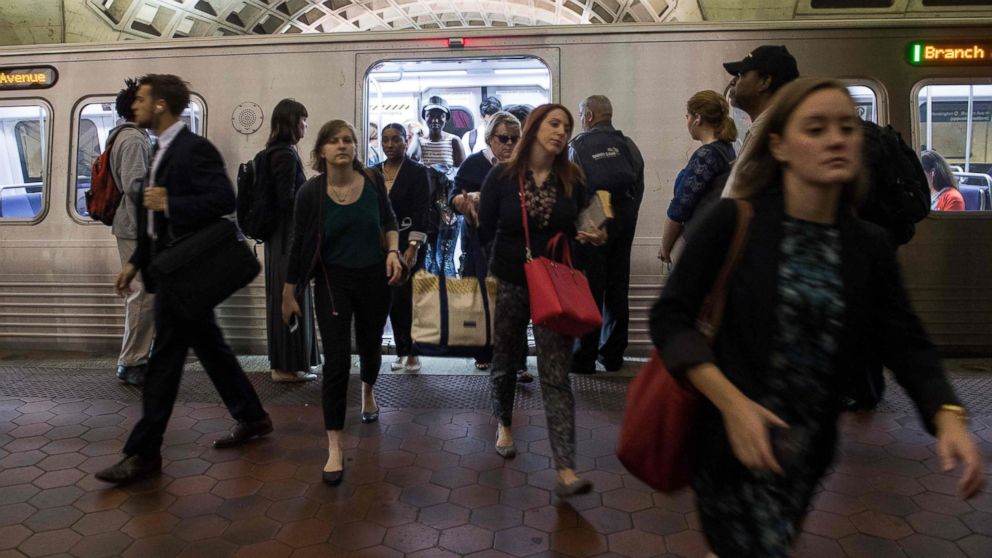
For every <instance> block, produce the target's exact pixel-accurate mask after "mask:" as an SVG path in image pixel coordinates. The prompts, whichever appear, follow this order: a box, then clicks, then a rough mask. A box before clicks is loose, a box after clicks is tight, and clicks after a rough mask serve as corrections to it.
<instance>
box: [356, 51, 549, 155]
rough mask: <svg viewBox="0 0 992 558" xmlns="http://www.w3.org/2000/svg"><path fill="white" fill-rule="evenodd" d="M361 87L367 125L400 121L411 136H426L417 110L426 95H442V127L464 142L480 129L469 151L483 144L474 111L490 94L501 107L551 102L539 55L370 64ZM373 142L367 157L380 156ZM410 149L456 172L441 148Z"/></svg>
mask: <svg viewBox="0 0 992 558" xmlns="http://www.w3.org/2000/svg"><path fill="white" fill-rule="evenodd" d="M365 92H366V98H365V107H366V111H365V114H366V115H367V118H368V120H367V124H376V125H377V126H378V127H379V129H380V130H381V129H382V127H383V126H384V125H386V124H389V123H391V122H396V123H399V124H403V125H404V126H405V127H406V128H407V130H408V134H407V135H408V136H409V137H410V139H411V140H412V138H413V135H417V136H428V135H429V133H430V130H428V128H427V123H426V122H425V121H424V119H423V117H422V114H421V111H422V110H423V109H424V108H425V107H426V106H427V105H428V102H429V99H430V98H431V97H435V96H437V97H441V98H442V99H444V103H445V104H446V105H447V107H448V110H449V118H448V121H447V123H446V124H445V127H444V128H443V132H446V133H449V134H452V135H454V136H457V137H459V138H465V140H466V141H467V140H468V139H469V138H470V137H471V136H472V135H473V134H472V131H473V130H479V131H478V132H476V133H475V134H474V135H475V137H476V139H477V141H476V142H475V145H474V146H473V147H472V148H471V149H466V151H468V152H474V151H482V149H483V148H484V147H485V139H484V137H483V139H482V140H478V138H479V137H482V136H480V134H481V132H482V130H483V129H484V128H483V126H484V124H485V123H484V121H483V119H482V115H481V114H480V111H479V105H480V104H481V103H482V101H483V99H486V98H488V97H494V98H496V99H498V100H499V101H500V103H501V105H502V107H503V108H504V109H505V108H508V107H509V108H514V105H515V106H516V107H524V108H526V107H529V108H531V109H532V108H533V107H535V106H537V105H540V104H543V103H547V102H550V101H551V72H550V71H549V70H548V67H547V65H546V64H545V63H544V62H542V61H541V60H540V59H538V58H534V57H523V56H519V57H506V58H487V59H454V58H449V59H444V60H393V61H388V62H380V63H378V64H376V65H375V66H374V67H373V68H372V70H371V71H370V72H369V73H368V75H367V76H366V83H365ZM366 131H367V128H366ZM366 137H368V135H366ZM419 141H420V140H419V139H418V140H417V143H419ZM377 143H378V142H370V145H369V146H368V150H367V159H368V160H369V162H375V161H379V160H381V159H382V158H383V154H382V152H381V150H380V148H379V146H378V144H377ZM411 143H413V142H412V141H411ZM463 144H464V142H463ZM466 147H467V146H466ZM411 153H412V154H413V156H414V157H415V158H416V157H419V156H422V157H423V159H422V160H423V161H425V162H428V163H440V164H445V165H448V166H449V168H450V170H451V172H452V173H453V172H454V171H455V169H454V168H453V166H452V165H451V162H452V161H451V160H449V159H447V154H446V153H443V154H438V155H436V156H437V157H439V158H438V159H437V160H433V159H431V157H434V156H435V152H434V150H431V153H430V154H427V155H423V150H422V149H417V148H416V146H413V145H412V146H411ZM466 154H468V153H466Z"/></svg>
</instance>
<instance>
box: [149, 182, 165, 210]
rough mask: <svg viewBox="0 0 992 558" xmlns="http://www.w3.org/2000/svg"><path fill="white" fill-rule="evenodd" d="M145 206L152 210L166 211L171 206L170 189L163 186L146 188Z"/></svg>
mask: <svg viewBox="0 0 992 558" xmlns="http://www.w3.org/2000/svg"><path fill="white" fill-rule="evenodd" d="M144 206H145V209H151V210H152V211H165V208H167V207H169V194H168V191H166V189H165V188H163V187H161V186H152V187H150V188H145V199H144Z"/></svg>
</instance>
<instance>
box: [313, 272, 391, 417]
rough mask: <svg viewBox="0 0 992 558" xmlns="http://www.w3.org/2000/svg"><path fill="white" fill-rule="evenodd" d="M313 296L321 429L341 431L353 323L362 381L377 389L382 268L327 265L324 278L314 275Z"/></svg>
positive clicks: (385, 300) (386, 297)
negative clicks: (320, 357) (320, 363)
mask: <svg viewBox="0 0 992 558" xmlns="http://www.w3.org/2000/svg"><path fill="white" fill-rule="evenodd" d="M314 294H315V295H316V297H315V303H316V307H317V326H318V327H319V328H320V339H321V341H322V342H323V345H324V380H323V382H324V383H323V385H322V386H321V403H322V404H323V407H324V429H325V430H343V429H344V417H345V413H346V412H347V407H348V377H349V374H350V373H351V324H352V318H354V323H355V342H356V343H357V345H358V357H359V359H360V361H361V377H362V381H363V382H365V383H367V384H370V385H373V384H375V381H376V379H377V378H378V377H379V367H380V366H382V330H383V328H385V327H386V316H387V315H388V314H389V301H390V293H389V283H388V281H387V279H386V264H385V262H383V263H380V264H376V265H373V266H369V267H366V268H362V269H348V268H345V267H338V266H328V267H327V274H326V277H325V275H324V274H323V272H321V271H319V272H318V273H317V279H316V281H315V288H314Z"/></svg>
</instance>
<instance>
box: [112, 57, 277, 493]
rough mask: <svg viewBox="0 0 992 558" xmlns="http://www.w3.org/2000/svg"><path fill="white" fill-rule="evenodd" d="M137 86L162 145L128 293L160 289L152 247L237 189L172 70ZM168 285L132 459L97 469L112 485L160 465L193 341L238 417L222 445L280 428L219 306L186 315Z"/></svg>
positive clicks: (209, 217)
mask: <svg viewBox="0 0 992 558" xmlns="http://www.w3.org/2000/svg"><path fill="white" fill-rule="evenodd" d="M138 85H139V88H138V93H137V95H136V96H135V100H134V104H133V105H132V108H133V109H134V115H135V123H136V124H137V125H138V126H140V127H142V128H149V129H151V130H152V132H154V134H155V136H156V137H157V138H158V143H157V144H156V146H155V149H153V151H152V161H151V169H150V172H149V178H148V180H147V182H146V184H148V187H147V188H145V189H144V191H143V192H142V193H140V194H139V195H141V196H142V197H141V199H140V200H138V201H139V202H140V203H139V211H138V224H137V230H138V246H137V248H136V249H135V251H134V254H133V255H132V256H131V259H130V261H128V263H126V264H125V265H124V268H123V269H122V270H121V272H120V274H119V275H118V276H117V280H116V282H115V289H116V290H117V292H118V294H120V295H121V296H125V295H126V294H127V293H128V292H130V285H131V281H132V280H133V279H134V277H135V275H136V274H137V272H138V271H139V270H140V271H141V275H142V277H144V278H145V285H146V287H147V288H148V289H149V291H151V292H155V291H156V290H159V289H156V282H155V277H154V275H153V274H149V273H148V269H149V265H150V263H151V261H152V258H153V256H154V254H155V253H157V252H159V251H161V250H163V249H165V248H166V247H167V246H168V244H169V242H170V241H171V240H172V239H174V238H179V237H182V236H184V235H187V234H190V233H193V232H196V231H197V230H199V229H201V228H203V227H205V226H208V225H210V224H211V223H214V222H216V221H217V220H218V219H222V218H224V216H225V215H227V214H229V213H231V212H233V211H234V208H235V197H234V188H233V187H232V185H231V181H230V179H229V178H228V176H227V172H226V171H225V169H224V161H223V159H221V156H220V153H219V152H218V151H217V149H216V148H215V147H214V146H213V144H211V143H210V142H209V141H207V140H206V139H205V138H201V137H199V136H197V135H195V134H193V133H192V132H190V131H189V130H188V129H187V128H186V125H185V123H184V122H183V121H182V120H181V118H180V116H181V115H182V112H183V110H184V109H185V108H186V106H187V105H189V99H190V95H189V89H188V87H187V84H186V82H184V81H183V80H182V79H180V78H178V77H176V76H173V75H156V74H149V75H146V76H144V77H143V78H141V80H139V82H138ZM160 291H161V292H158V293H157V296H156V297H155V330H156V338H155V346H154V347H153V349H152V354H151V356H150V358H149V360H148V372H147V375H146V378H145V388H144V392H143V398H142V405H143V413H142V417H141V420H140V421H138V424H137V425H136V426H135V427H134V430H133V431H132V432H131V436H130V437H129V438H128V441H127V443H126V445H125V446H124V456H125V457H124V459H122V460H121V461H120V462H119V463H117V464H116V465H114V466H112V467H109V468H107V469H104V470H103V471H100V472H98V473H97V474H96V477H97V478H98V479H100V480H103V481H106V482H112V483H117V484H124V483H128V482H132V481H135V480H138V479H141V478H144V477H148V476H151V475H154V474H157V473H159V472H160V471H161V469H162V457H161V446H162V436H163V434H164V433H165V428H166V425H167V424H168V421H169V416H170V415H171V414H172V408H173V406H174V405H175V402H176V395H177V394H178V391H179V382H180V379H181V376H182V370H183V364H184V362H185V360H186V353H187V352H188V350H189V348H190V347H192V349H193V351H194V352H195V353H196V356H197V358H199V360H200V362H201V363H202V364H203V367H204V368H205V369H206V371H207V375H208V376H209V377H210V380H211V381H212V382H213V384H214V386H215V387H216V388H217V391H218V392H219V393H220V396H221V398H222V399H223V400H224V404H225V405H226V406H227V409H228V411H230V413H231V415H232V416H233V417H234V418H235V420H237V421H238V422H237V424H236V425H235V426H234V428H233V429H232V430H231V431H230V432H229V433H228V434H227V435H226V436H224V437H223V438H221V439H219V440H216V441H215V442H214V447H215V448H228V447H234V446H237V445H239V444H241V443H244V442H246V441H247V440H250V439H251V438H254V437H257V436H264V435H266V434H268V433H270V432H272V421H271V420H270V419H269V416H268V414H266V412H265V410H264V409H263V408H262V403H261V402H260V401H259V399H258V395H257V394H256V393H255V390H254V388H253V387H252V386H251V384H250V383H249V382H248V378H247V377H245V373H244V371H243V370H242V369H241V365H240V364H239V363H238V359H237V358H236V357H235V356H234V353H233V352H232V351H231V349H230V347H228V346H227V343H226V342H225V341H224V337H223V335H222V333H221V330H220V328H219V327H218V326H217V322H216V320H215V318H214V312H213V308H203V309H202V311H201V312H199V313H197V315H196V316H195V318H190V317H186V316H184V315H181V314H179V313H178V311H177V307H178V304H177V303H176V300H175V295H173V294H171V293H170V292H168V291H167V290H160Z"/></svg>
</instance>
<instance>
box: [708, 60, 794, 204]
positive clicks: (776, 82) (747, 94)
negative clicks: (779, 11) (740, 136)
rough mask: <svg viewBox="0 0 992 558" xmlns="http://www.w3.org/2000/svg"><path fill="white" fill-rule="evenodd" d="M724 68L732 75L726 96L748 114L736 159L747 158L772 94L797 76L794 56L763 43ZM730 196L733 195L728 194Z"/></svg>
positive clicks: (726, 191) (730, 189) (728, 187)
mask: <svg viewBox="0 0 992 558" xmlns="http://www.w3.org/2000/svg"><path fill="white" fill-rule="evenodd" d="M723 67H724V68H725V69H726V70H727V72H728V73H729V74H730V75H732V76H734V78H733V79H732V80H730V91H729V93H730V94H729V96H730V98H731V102H732V103H733V105H734V106H735V107H737V108H739V109H741V110H743V111H744V112H746V113H747V114H748V116H750V117H751V128H750V129H749V130H748V131H747V135H746V136H745V137H744V144H743V145H742V146H741V150H740V153H738V156H737V160H738V161H742V160H746V159H747V158H748V157H749V149H748V147H749V141H748V140H750V139H751V137H752V136H757V135H760V131H761V129H762V126H764V120H763V118H762V115H764V114H765V109H766V108H767V107H768V105H769V104H770V103H771V100H772V97H774V96H775V92H776V91H778V90H779V89H780V88H781V87H782V86H783V85H785V84H787V83H789V82H790V81H792V80H794V79H796V78H798V77H799V69H798V67H797V65H796V59H795V58H793V57H792V55H791V54H789V51H788V49H786V48H785V47H784V46H777V45H762V46H760V47H758V48H756V49H754V50H752V51H751V52H750V54H748V55H747V56H745V57H744V59H743V60H741V61H739V62H726V63H724V65H723ZM739 167H740V165H739V164H735V165H734V170H732V171H731V172H730V177H728V178H727V184H726V186H725V187H724V190H723V193H724V196H727V195H730V194H732V192H733V186H734V179H735V178H736V175H737V168H739ZM731 197H732V196H731Z"/></svg>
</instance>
